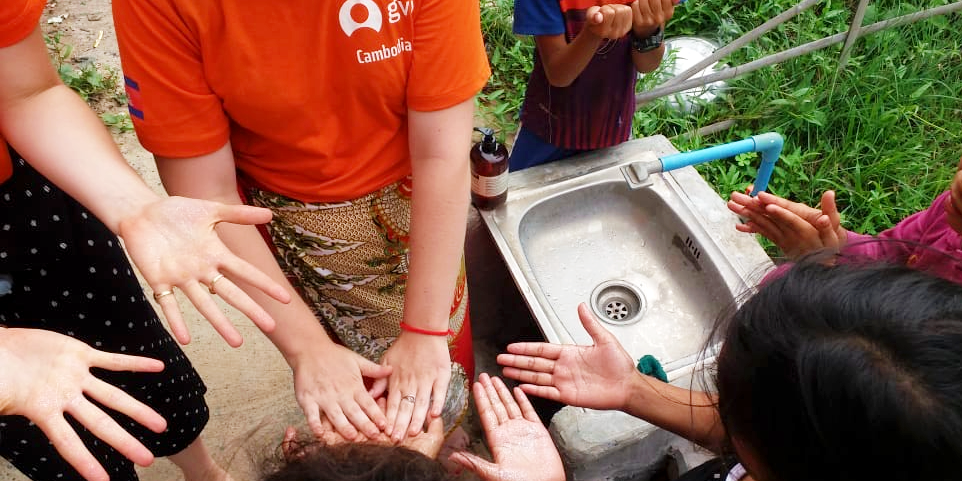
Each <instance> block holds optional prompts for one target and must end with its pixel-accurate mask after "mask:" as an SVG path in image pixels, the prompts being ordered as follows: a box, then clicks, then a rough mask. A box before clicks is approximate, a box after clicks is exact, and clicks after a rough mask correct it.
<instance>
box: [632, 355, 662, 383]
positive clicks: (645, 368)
mask: <svg viewBox="0 0 962 481" xmlns="http://www.w3.org/2000/svg"><path fill="white" fill-rule="evenodd" d="M638 372H640V373H642V374H644V375H646V376H651V377H653V378H656V379H658V380H659V381H661V382H668V374H667V373H665V369H664V368H662V367H661V363H660V362H658V360H657V359H655V356H652V355H651V354H645V355H644V356H641V359H639V360H638Z"/></svg>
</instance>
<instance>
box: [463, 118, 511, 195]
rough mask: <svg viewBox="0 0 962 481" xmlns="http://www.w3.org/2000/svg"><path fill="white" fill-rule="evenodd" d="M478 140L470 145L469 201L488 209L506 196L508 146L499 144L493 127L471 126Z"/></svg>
mask: <svg viewBox="0 0 962 481" xmlns="http://www.w3.org/2000/svg"><path fill="white" fill-rule="evenodd" d="M474 130H477V131H478V132H481V135H482V137H481V141H480V142H478V143H476V144H474V146H473V147H471V202H472V203H474V206H475V207H477V208H479V209H484V210H489V209H493V208H495V207H497V206H499V205H501V204H503V203H504V201H505V199H507V198H508V149H507V148H505V147H504V145H502V144H499V143H498V140H497V139H495V137H494V130H493V129H489V128H487V127H480V128H479V127H475V128H474Z"/></svg>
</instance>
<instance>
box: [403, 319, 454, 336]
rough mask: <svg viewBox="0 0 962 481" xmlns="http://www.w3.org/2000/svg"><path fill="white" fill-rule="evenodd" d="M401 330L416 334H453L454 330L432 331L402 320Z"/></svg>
mask: <svg viewBox="0 0 962 481" xmlns="http://www.w3.org/2000/svg"><path fill="white" fill-rule="evenodd" d="M401 330H402V331H407V332H413V333H415V334H424V335H425V336H439V337H440V336H453V335H454V331H452V330H451V329H448V330H447V331H431V330H428V329H421V328H420V327H414V326H412V325H410V324H408V323H406V322H404V321H401Z"/></svg>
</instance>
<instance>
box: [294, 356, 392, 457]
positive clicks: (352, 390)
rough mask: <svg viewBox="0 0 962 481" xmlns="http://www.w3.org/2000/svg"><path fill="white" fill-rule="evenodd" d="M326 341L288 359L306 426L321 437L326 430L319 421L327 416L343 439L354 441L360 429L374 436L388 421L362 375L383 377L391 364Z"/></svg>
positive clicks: (372, 377) (366, 434)
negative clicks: (373, 360)
mask: <svg viewBox="0 0 962 481" xmlns="http://www.w3.org/2000/svg"><path fill="white" fill-rule="evenodd" d="M325 342H326V345H323V346H317V347H316V349H312V350H310V351H306V352H304V353H303V354H301V355H300V356H296V357H294V358H293V359H292V360H291V361H290V365H291V368H292V369H293V370H294V393H295V397H296V398H297V403H298V404H299V405H300V406H301V409H302V410H303V411H304V415H305V416H306V417H307V424H308V426H309V427H310V428H311V431H313V432H314V435H315V436H317V437H319V438H320V437H322V436H323V435H324V433H325V432H326V431H329V430H325V429H324V424H323V422H322V420H323V419H325V418H326V419H327V420H328V422H329V423H330V424H331V425H332V426H333V427H334V429H336V430H337V432H338V433H339V434H340V435H341V436H342V437H344V439H347V440H351V441H353V440H355V439H357V437H358V435H359V433H360V434H363V435H364V436H366V437H368V438H374V437H376V436H377V435H378V434H379V433H380V432H381V430H382V429H384V428H385V427H386V426H387V425H388V424H387V421H386V419H385V417H384V411H383V409H382V408H381V407H379V406H378V405H377V402H375V400H374V396H371V394H370V393H369V392H368V390H367V389H366V388H365V387H364V379H365V378H368V379H373V380H374V381H375V382H377V381H378V380H382V379H384V378H386V377H387V376H389V375H390V374H391V367H390V366H382V365H379V364H376V363H373V362H371V361H368V360H367V359H365V358H364V357H363V356H361V355H360V354H357V353H355V352H354V351H351V350H350V349H348V348H346V347H344V346H341V345H339V344H335V343H333V342H330V341H325Z"/></svg>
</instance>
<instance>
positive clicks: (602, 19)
mask: <svg viewBox="0 0 962 481" xmlns="http://www.w3.org/2000/svg"><path fill="white" fill-rule="evenodd" d="M585 18H586V19H587V23H586V25H585V30H587V31H588V32H589V33H591V34H592V35H594V36H596V37H598V38H614V39H617V38H621V37H624V36H625V35H627V34H628V32H629V31H630V30H631V22H632V7H629V6H628V5H620V4H615V3H612V4H608V5H601V6H594V7H588V11H587V12H586V17H585Z"/></svg>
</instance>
